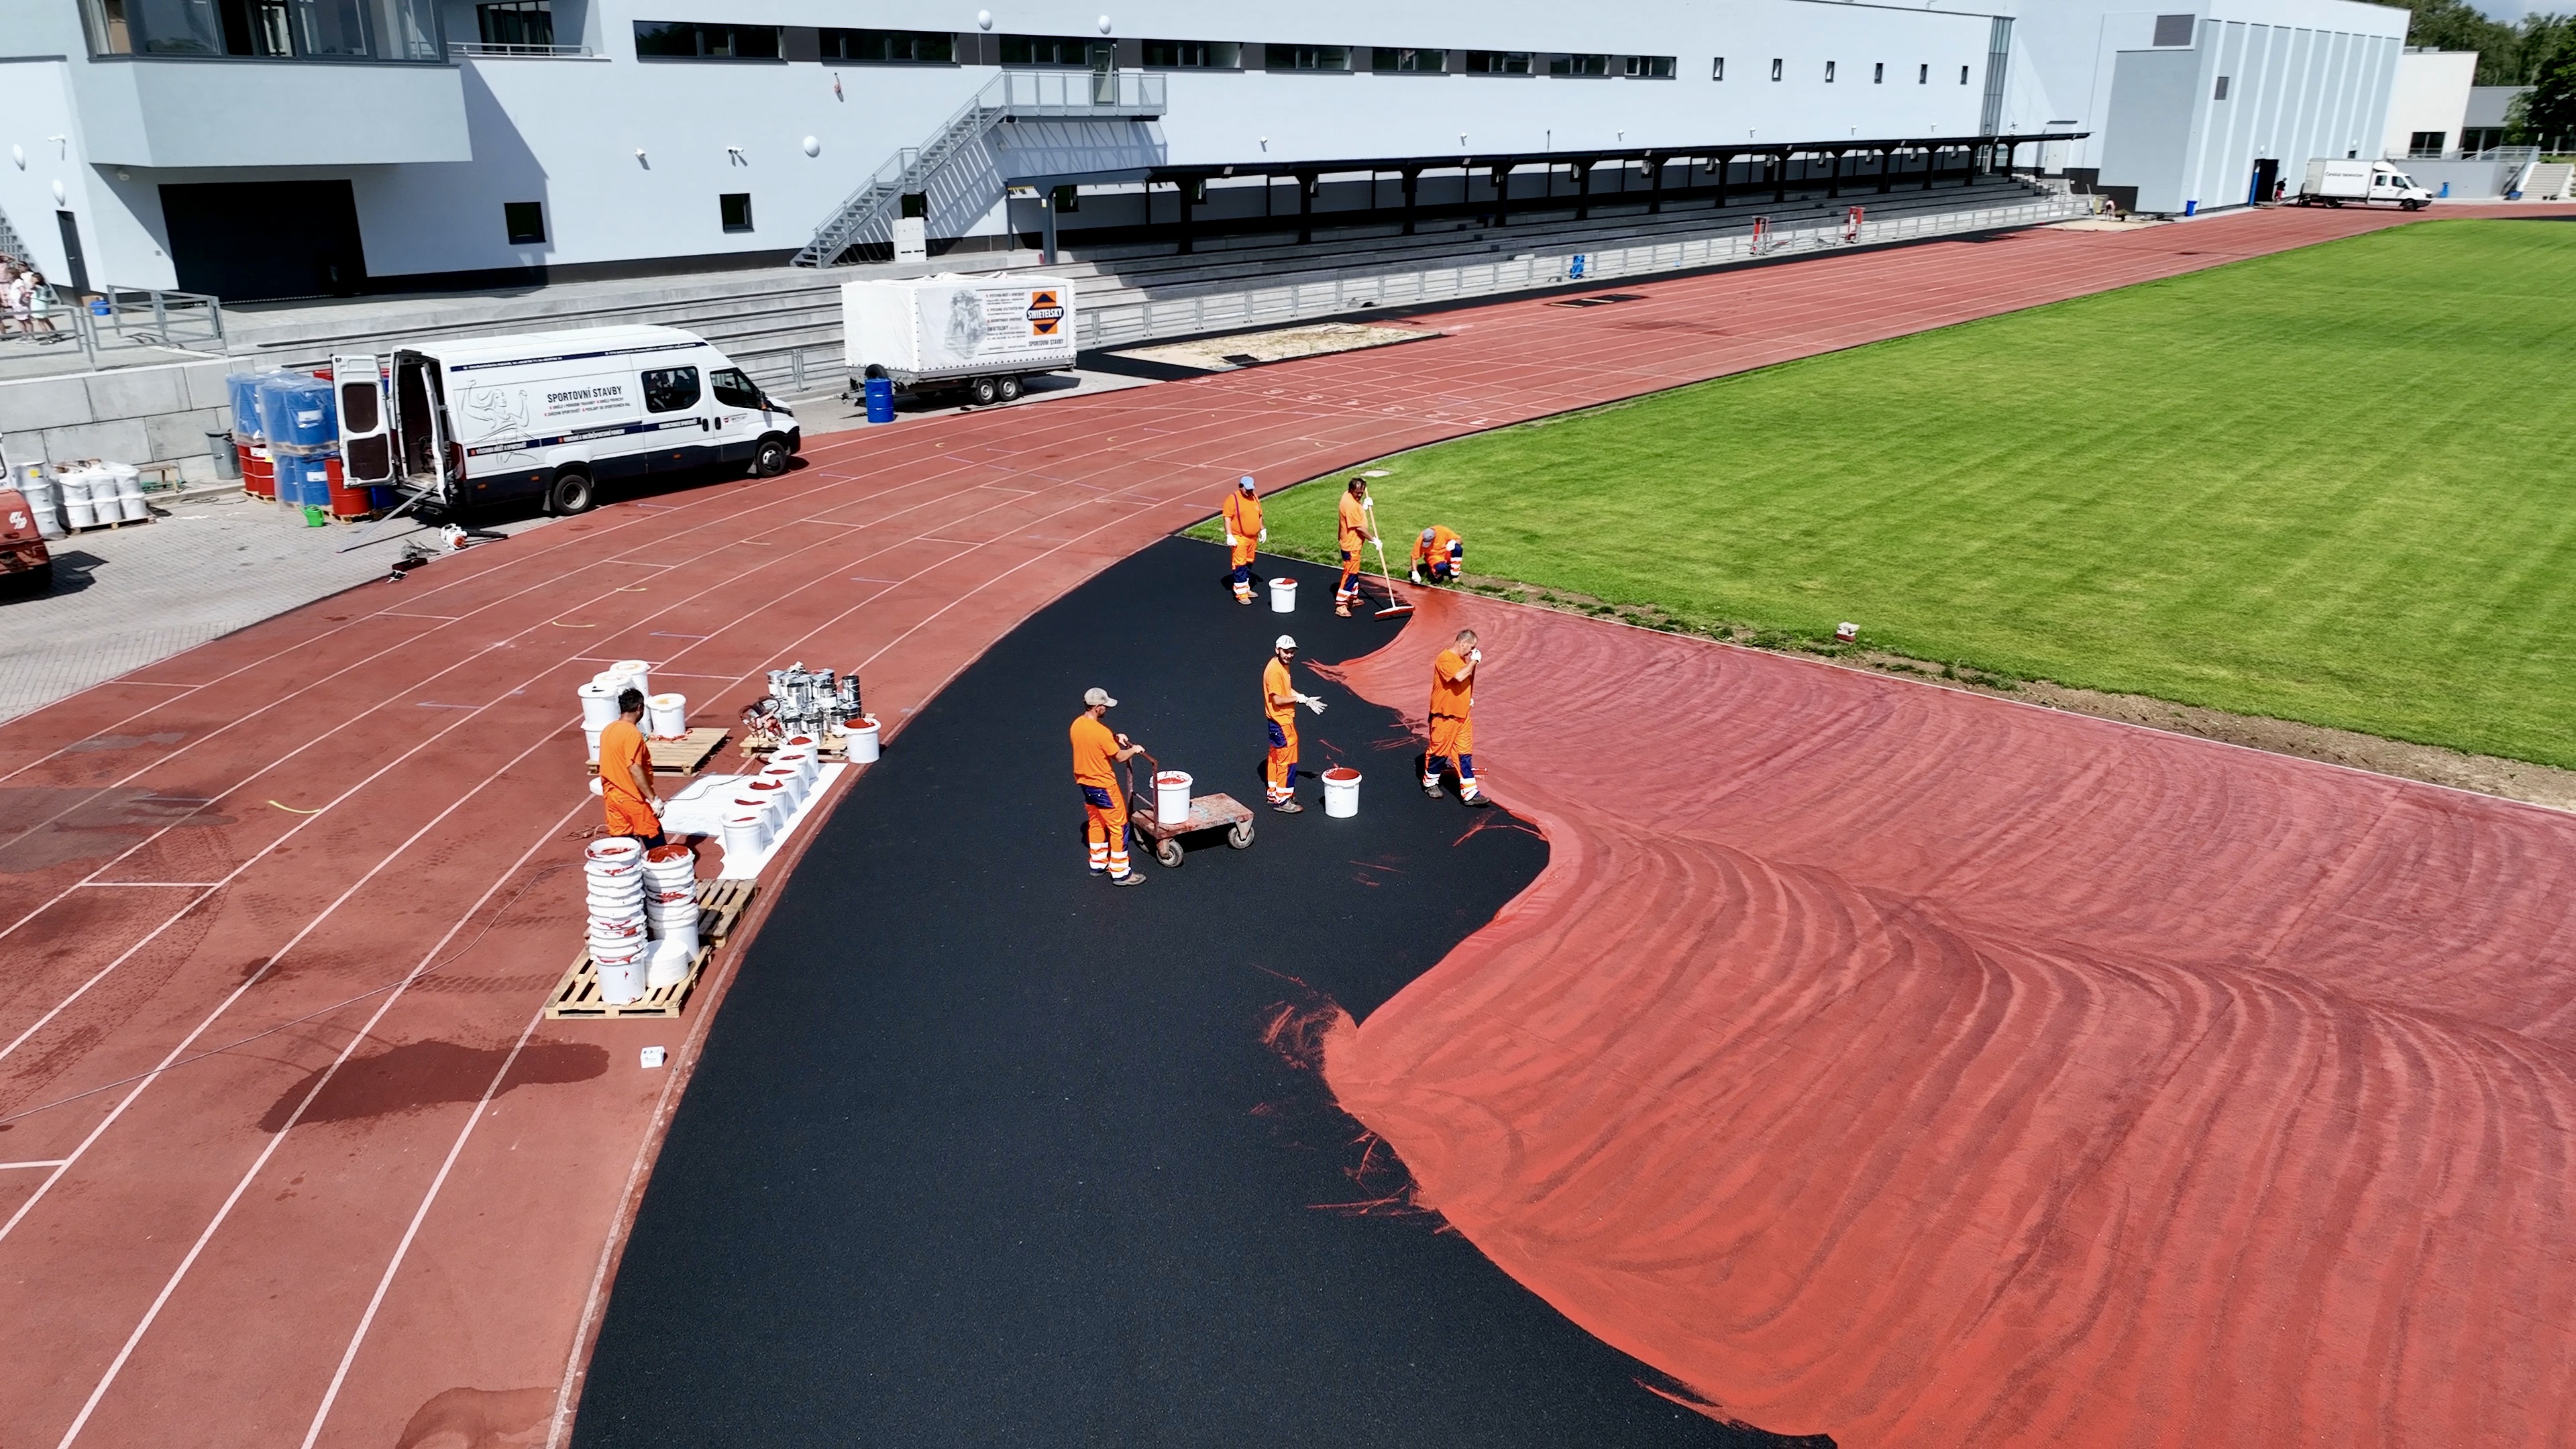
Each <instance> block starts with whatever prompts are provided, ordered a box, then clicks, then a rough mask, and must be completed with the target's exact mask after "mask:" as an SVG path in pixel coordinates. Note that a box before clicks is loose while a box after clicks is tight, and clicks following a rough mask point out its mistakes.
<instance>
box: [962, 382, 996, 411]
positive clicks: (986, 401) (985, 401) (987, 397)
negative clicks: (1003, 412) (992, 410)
mask: <svg viewBox="0 0 2576 1449" xmlns="http://www.w3.org/2000/svg"><path fill="white" fill-rule="evenodd" d="M967 392H968V393H969V395H971V396H972V397H973V398H974V399H975V402H976V405H977V406H979V407H991V406H992V405H993V404H994V403H996V402H998V401H1000V400H1001V396H1002V385H1001V384H1000V383H998V382H995V381H993V380H992V379H991V378H989V377H979V378H977V379H975V382H974V385H973V386H972V387H970V388H968V389H967Z"/></svg>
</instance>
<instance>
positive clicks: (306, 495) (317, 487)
mask: <svg viewBox="0 0 2576 1449" xmlns="http://www.w3.org/2000/svg"><path fill="white" fill-rule="evenodd" d="M277 501H278V502H279V503H281V504H283V505H285V506H287V507H289V508H307V507H309V508H328V507H330V506H331V460H330V459H329V458H328V457H325V456H323V455H321V454H319V453H316V454H311V455H292V454H290V455H281V456H280V457H279V458H278V460H277Z"/></svg>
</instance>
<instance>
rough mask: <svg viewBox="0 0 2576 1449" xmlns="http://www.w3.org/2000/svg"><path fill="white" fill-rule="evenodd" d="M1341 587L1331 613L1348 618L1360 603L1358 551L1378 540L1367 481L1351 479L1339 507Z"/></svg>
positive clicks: (1375, 513)
mask: <svg viewBox="0 0 2576 1449" xmlns="http://www.w3.org/2000/svg"><path fill="white" fill-rule="evenodd" d="M1340 521H1341V545H1342V586H1341V587H1340V588H1338V589H1335V590H1334V591H1333V612H1334V613H1336V614H1339V615H1341V616H1342V617H1343V618H1345V619H1347V618H1349V617H1350V616H1351V605H1353V604H1356V603H1358V602H1359V601H1360V548H1361V546H1362V545H1364V544H1369V543H1374V542H1376V541H1377V507H1376V505H1375V504H1374V503H1373V502H1371V501H1370V499H1369V496H1368V480H1367V479H1365V478H1354V479H1352V480H1351V486H1350V491H1349V492H1346V493H1344V494H1343V495H1342V505H1341V520H1340Z"/></svg>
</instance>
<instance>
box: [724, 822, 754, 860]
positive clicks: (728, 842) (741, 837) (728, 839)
mask: <svg viewBox="0 0 2576 1449" xmlns="http://www.w3.org/2000/svg"><path fill="white" fill-rule="evenodd" d="M762 837H763V832H762V831H761V828H760V817H759V816H758V815H756V814H753V813H752V812H751V811H748V810H737V811H735V812H734V813H732V814H731V815H728V816H726V817H725V822H724V850H725V857H726V863H727V864H728V865H730V864H731V863H732V862H733V861H734V860H735V859H737V858H740V859H749V858H750V857H752V856H755V855H758V854H760V847H761V842H762Z"/></svg>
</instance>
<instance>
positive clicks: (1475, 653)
mask: <svg viewBox="0 0 2576 1449" xmlns="http://www.w3.org/2000/svg"><path fill="white" fill-rule="evenodd" d="M1467 662H1468V663H1470V664H1482V663H1484V662H1485V651H1484V650H1482V649H1470V650H1468V651H1467Z"/></svg>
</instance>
